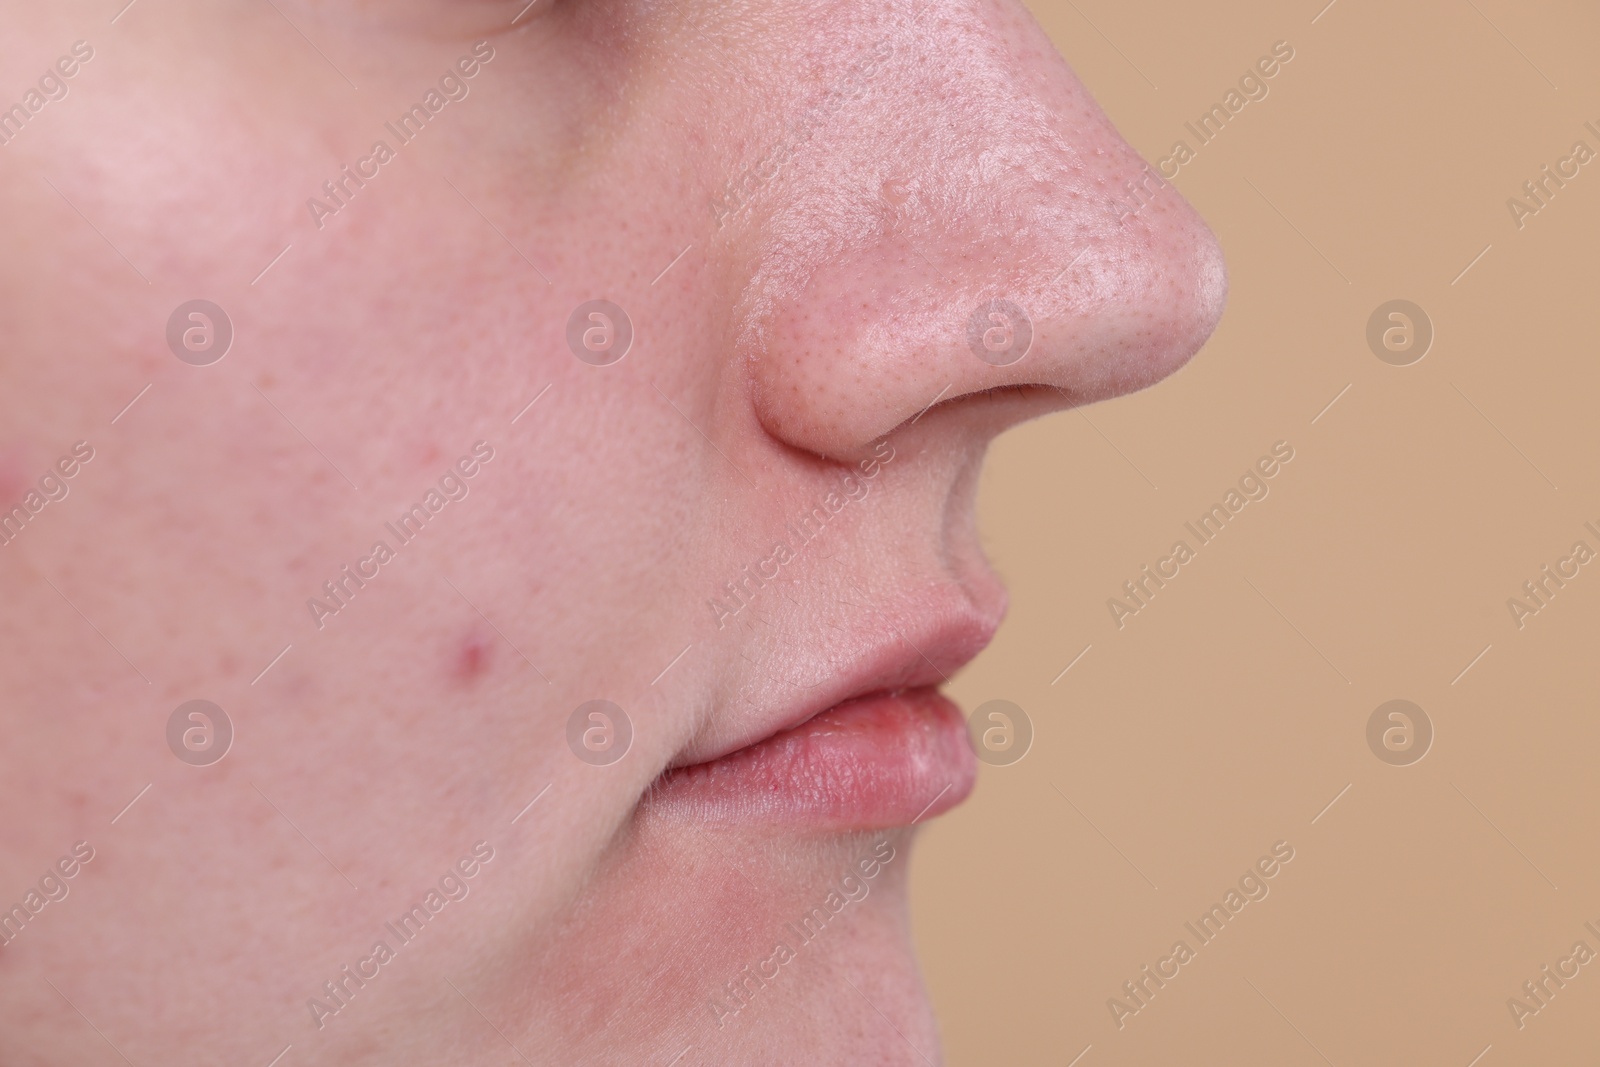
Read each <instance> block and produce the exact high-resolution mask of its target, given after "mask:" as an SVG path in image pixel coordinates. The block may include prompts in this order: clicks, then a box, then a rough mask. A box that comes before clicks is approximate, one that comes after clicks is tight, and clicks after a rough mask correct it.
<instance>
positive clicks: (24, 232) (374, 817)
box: [0, 0, 1226, 1067]
mask: <svg viewBox="0 0 1600 1067" xmlns="http://www.w3.org/2000/svg"><path fill="white" fill-rule="evenodd" d="M124 2H125V0H93V2H90V0H74V2H67V3H60V4H50V5H42V4H33V3H23V2H21V0H14V2H7V3H5V5H4V7H5V12H4V20H5V23H6V25H7V27H8V28H7V30H6V33H5V35H4V39H3V41H0V72H3V75H4V77H3V80H0V97H3V99H0V107H4V106H9V105H10V104H11V103H12V102H13V101H15V102H17V103H18V104H19V106H20V108H21V111H20V112H18V111H16V110H15V109H13V111H12V112H8V113H7V115H6V116H5V117H4V119H3V121H0V139H3V140H4V142H5V143H4V144H3V145H0V197H3V200H4V205H3V217H4V219H5V223H4V227H5V231H6V242H7V247H8V252H7V254H6V255H5V256H4V257H3V260H0V272H3V274H4V277H3V284H0V302H3V308H0V315H3V317H4V322H5V324H6V345H5V347H4V348H3V350H0V376H3V382H4V389H3V393H0V412H3V417H0V509H6V515H5V516H3V518H4V519H6V520H7V521H8V522H9V525H6V524H4V523H0V527H3V529H4V533H3V534H0V537H3V539H4V542H5V543H4V544H3V545H0V583H3V584H0V588H3V590H4V602H5V604H6V611H5V612H4V613H3V614H0V685H3V688H4V692H5V698H4V700H3V701H0V731H3V735H4V737H5V744H4V747H3V749H0V753H3V754H0V810H4V811H5V812H6V818H5V819H3V820H0V908H7V909H12V910H11V911H9V912H7V913H5V914H3V915H0V939H3V940H4V941H5V943H4V945H3V947H0V1047H3V1048H5V1049H6V1050H7V1055H6V1059H7V1062H8V1063H19V1064H64V1063H73V1064H91V1063H113V1062H118V1060H117V1055H118V1054H119V1053H120V1054H121V1056H123V1057H125V1058H126V1059H128V1060H130V1061H131V1062H134V1063H170V1064H186V1063H193V1064H200V1063H212V1062H222V1061H227V1062H235V1063H259V1064H266V1063H267V1062H268V1061H269V1060H271V1059H272V1057H274V1056H276V1055H279V1053H280V1052H282V1051H283V1050H284V1049H285V1047H286V1046H288V1051H287V1052H286V1053H285V1055H284V1058H283V1059H282V1060H281V1061H280V1062H281V1063H282V1064H283V1065H284V1067H299V1065H302V1064H329V1065H350V1064H364V1063H373V1064H379V1063H381V1064H395V1063H411V1062H416V1063H436V1062H451V1063H473V1064H477V1063H482V1064H516V1063H536V1064H547V1063H548V1064H573V1063H628V1064H661V1065H663V1067H664V1065H666V1064H672V1063H677V1064H682V1065H683V1067H688V1065H691V1064H722V1063H761V1064H779V1063H784V1064H788V1063H796V1064H799V1063H804V1064H819V1063H895V1064H902V1063H903V1064H914V1063H932V1062H937V1061H938V1060H939V1052H938V1039H937V1034H936V1026H935V1022H934V1019H933V1017H932V1015H931V1013H930V1010H929V1006H928V1003H927V999H926V996H925V994H924V991H923V988H922V985H921V982H920V979H919V976H918V972H917V966H916V963H915V960H914V958H913V956H912V952H911V945H910V938H909V935H908V921H907V893H906V875H907V869H908V863H909V851H910V846H911V837H912V830H911V827H912V825H913V824H915V823H917V822H919V821H925V820H927V819H929V818H933V817H935V816H937V815H938V814H939V813H940V812H942V811H944V810H945V809H947V808H949V807H950V806H951V805H953V804H955V803H957V802H959V801H960V800H961V799H962V797H963V796H965V795H966V793H967V792H968V791H969V790H970V789H971V787H972V784H973V780H974V768H975V764H974V761H973V756H972V754H971V750H970V748H969V747H968V743H967V741H966V728H965V726H964V724H963V722H962V717H961V713H959V712H958V711H956V710H955V709H954V708H953V707H952V706H950V705H949V704H947V703H946V702H944V700H943V698H942V697H939V696H938V695H937V694H936V693H935V691H934V688H935V687H936V686H937V685H939V684H940V683H942V682H943V681H944V680H945V679H946V678H947V677H948V676H950V675H952V674H954V673H955V672H956V671H957V670H959V669H960V668H961V666H962V665H963V664H964V663H965V662H966V661H967V660H969V659H970V658H971V657H972V656H974V655H976V654H977V652H978V651H979V650H980V649H982V648H983V646H984V645H985V643H986V642H987V641H988V640H989V639H990V638H991V636H992V635H993V634H994V631H995V628H996V627H997V626H998V625H999V622H1000V619H1001V616H1002V614H1003V610H1004V601H1005V597H1004V593H1003V591H1002V589H1001V586H1000V584H999V582H998V581H997V579H996V577H995V575H994V574H993V573H992V572H991V571H990V570H989V568H988V567H987V565H986V563H985V561H984V558H983V554H982V551H981V549H980V545H979V537H978V533H977V530H976V528H975V523H974V516H973V504H974V496H975V492H976V487H977V484H978V472H979V466H980V463H981V460H982V457H983V453H984V449H985V446H986V445H987V443H988V441H989V440H990V438H991V437H993V436H994V435H995V434H997V433H999V432H1000V431H1001V430H1003V429H1005V428H1006V427H1008V426H1011V425H1013V424H1015V423H1017V422H1018V421H1020V420H1023V419H1026V418H1030V417H1033V416H1036V415H1040V414H1044V413H1046V412H1049V411H1052V410H1057V409H1061V408H1065V407H1068V406H1072V405H1076V404H1083V403H1087V402H1090V401H1093V400H1098V399H1102V398H1105V397H1109V396H1113V395H1116V394H1119V393H1124V392H1127V391H1129V390H1132V389H1136V388H1139V387H1142V386H1145V385H1148V384H1150V383H1152V382H1154V381H1156V380H1157V379H1159V378H1161V377H1162V376H1163V375H1165V374H1168V373H1170V372H1171V371H1173V370H1174V369H1176V368H1177V367H1178V366H1180V365H1181V364H1182V363H1183V362H1184V361H1185V360H1186V359H1188V358H1189V356H1190V355H1191V354H1193V353H1194V351H1195V350H1196V349H1197V348H1198V347H1199V346H1200V344H1201V343H1202V342H1203V341H1204V340H1205V338H1206V336H1207V334H1208V333H1209V332H1210V330H1211V329H1212V327H1213V326H1214V324H1215V323H1216V320H1217V318H1218V316H1219V314H1220V313H1221V310H1222V306H1223V300H1224V293H1225V288H1226V284H1225V278H1224V272H1223V267H1222V262H1221V258H1220V255H1219V252H1218V250H1217V246H1216V244H1215V242H1214V240H1213V238H1212V236H1211V234H1210V233H1209V232H1208V231H1207V229H1206V228H1205V226H1204V225H1203V224H1202V223H1201V222H1200V221H1199V219H1198V218H1196V216H1195V215H1194V213H1193V212H1192V211H1191V210H1190V209H1189V208H1188V207H1187V205H1185V203H1184V202H1183V201H1182V199H1181V198H1180V197H1179V196H1178V194H1177V193H1176V191H1175V190H1173V189H1172V188H1170V187H1168V186H1165V185H1164V184H1163V183H1162V182H1161V180H1160V179H1159V177H1158V176H1156V175H1155V173H1154V172H1153V171H1151V172H1146V171H1145V169H1144V165H1143V163H1142V161H1141V160H1140V159H1139V158H1138V156H1137V155H1136V154H1135V153H1134V151H1133V150H1132V149H1131V148H1130V147H1129V146H1128V145H1127V144H1126V143H1124V142H1123V141H1122V139H1121V138H1120V137H1119V136H1118V135H1117V133H1116V131H1115V130H1113V129H1112V127H1111V126H1110V124H1109V123H1108V122H1107V120H1106V118H1105V116H1104V115H1103V114H1101V112H1100V111H1099V109H1098V108H1097V107H1096V106H1095V104H1094V103H1093V101H1092V100H1091V98H1090V96H1089V94H1088V92H1087V91H1086V90H1085V89H1084V88H1083V87H1082V86H1081V85H1080V84H1079V83H1078V82H1077V80H1076V79H1075V78H1074V77H1073V75H1072V74H1071V72H1070V71H1069V70H1068V69H1067V68H1066V67H1065V66H1064V65H1063V63H1062V62H1061V60H1060V59H1059V58H1058V56H1057V55H1056V53H1055V51H1054V49H1053V48H1052V47H1051V45H1050V43H1049V42H1048V41H1047V40H1046V39H1045V37H1044V36H1043V35H1042V34H1041V33H1040V31H1039V29H1038V28H1037V27H1036V26H1035V25H1034V23H1033V22H1032V21H1031V19H1030V18H1029V16H1028V15H1027V13H1026V12H1025V11H1024V9H1023V7H1022V6H1021V4H1019V3H1016V2H1015V0H877V2H875V3H870V4H868V3H847V2H843V0H795V2H790V3H741V4H725V3H697V2H689V3H678V4H659V3H650V2H645V0H537V2H536V3H534V4H533V5H532V6H531V7H527V8H526V9H524V4H525V0H511V2H502V0H477V2H471V0H456V2H449V0H404V2H398V3H386V4H378V3H369V2H364V0H275V2H270V3H243V2H238V3H233V2H229V3H215V2H211V3H200V2H189V3H185V2H182V0H137V2H136V3H135V4H134V5H132V6H131V7H128V8H126V9H122V8H123V3H124ZM119 9H122V10H120V11H119ZM79 42H82V43H81V44H80V43H79ZM68 60H70V62H69V61H68ZM58 61H59V62H58ZM68 69H71V71H72V73H71V74H70V75H68V74H66V73H65V72H66V71H67V70H68ZM33 90H38V92H33ZM35 101H37V102H38V104H39V106H38V107H34V106H33V103H34V102H35ZM195 300H206V301H210V302H211V304H210V305H195V306H189V307H186V306H185V305H188V304H189V302H191V301H195ZM595 301H605V302H607V303H606V304H603V305H596V304H593V303H592V302H595ZM218 308H220V309H221V313H220V314H219V312H218V310H217V309H218ZM224 315H225V316H226V318H225V319H224V318H223V316H224ZM230 330H231V340H230V339H229V338H228V334H229V332H230ZM630 335H631V336H630ZM224 349H225V355H223V357H222V358H220V359H218V358H217V355H218V354H219V352H222V351H223V350H224ZM130 402H131V406H130ZM530 405H531V406H530ZM1060 461H1061V462H1071V457H1069V456H1063V457H1061V458H1060ZM69 469H70V470H71V472H72V473H71V474H70V475H69V474H68V473H67V471H68V470H69ZM17 508H20V509H21V510H20V512H19V511H17V510H16V509H17ZM854 698H866V699H860V700H857V699H854ZM195 700H203V701H209V702H211V703H212V704H213V705H215V707H216V708H220V709H221V712H222V714H223V715H225V716H226V723H224V721H223V719H222V717H221V716H219V715H218V714H217V713H216V712H215V711H214V710H212V709H210V708H207V707H204V706H200V707H199V710H198V711H197V710H196V708H195V707H190V708H182V706H183V705H185V704H186V703H187V702H189V701H195ZM591 701H608V702H610V704H608V705H595V704H590V703H589V702H591ZM180 709H181V710H180ZM230 728H231V732H232V738H231V741H229V740H227V733H228V730H229V729H230ZM780 733H781V736H779V737H777V738H776V739H774V735H776V734H780ZM224 750H225V751H226V756H225V758H222V759H220V760H216V759H215V756H216V754H217V753H218V752H220V751H224ZM690 768H692V769H690ZM147 786H148V788H146V787H147ZM130 802H132V804H131V806H129V805H130ZM80 843H81V844H80ZM75 848H76V849H77V851H76V853H75V852H74V849H75ZM85 854H88V855H89V857H90V858H87V859H84V856H85ZM69 860H70V862H69ZM68 868H71V869H72V871H73V873H72V875H71V876H70V877H69V876H67V875H66V873H65V872H66V870H67V869H68ZM44 879H48V881H47V883H46V884H44V886H43V888H41V881H42V880H44ZM57 886H60V887H62V888H60V889H57V888H56V887H57ZM36 904H37V907H36V906H35V905H36ZM13 905H15V907H13ZM18 908H20V909H21V910H20V913H19V912H18V911H17V910H16V909H18ZM380 946H381V948H380ZM114 1050H115V1051H114ZM675 1057H677V1058H676V1059H675Z"/></svg>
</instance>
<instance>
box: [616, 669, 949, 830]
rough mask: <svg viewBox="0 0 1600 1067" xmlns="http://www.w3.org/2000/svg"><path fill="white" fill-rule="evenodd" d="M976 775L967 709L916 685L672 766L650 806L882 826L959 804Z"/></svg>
mask: <svg viewBox="0 0 1600 1067" xmlns="http://www.w3.org/2000/svg"><path fill="white" fill-rule="evenodd" d="M976 776H977V761H976V759H975V758H974V756H973V754H972V746H971V744H970V743H969V741H968V740H967V727H966V723H965V722H964V721H963V720H962V717H961V710H960V709H959V708H957V707H956V706H955V705H954V704H953V703H951V702H950V701H949V700H947V699H946V698H945V697H943V696H942V695H940V694H939V693H938V692H937V691H936V690H934V689H931V688H923V689H908V690H903V691H901V692H897V693H880V694H876V695H873V696H867V697H861V698H859V699H856V700H849V701H846V702H845V703H843V704H839V705H836V706H834V707H832V708H829V709H828V710H827V711H825V712H823V713H822V714H820V715H818V716H816V717H815V718H813V719H810V720H808V721H806V722H804V723H801V724H800V725H799V726H796V727H795V728H794V729H792V730H786V731H784V732H783V733H781V734H777V735H775V736H773V737H769V738H768V739H767V740H765V741H762V742H759V743H758V744H754V745H751V746H749V747H747V748H741V749H739V750H738V751H736V752H730V753H729V754H728V755H726V756H722V757H721V758H719V759H714V760H711V761H710V762H708V763H701V764H697V765H695V766H693V767H681V768H677V769H675V770H671V771H668V772H667V773H666V774H665V775H663V776H662V778H661V780H660V782H658V783H657V786H656V788H655V789H653V790H652V791H651V793H650V796H649V800H648V801H647V803H646V807H647V808H649V809H650V810H651V811H652V812H653V813H655V814H657V815H668V816H679V817H684V818H692V819H695V820H697V821H700V822H710V823H735V822H737V823H749V822H758V823H766V824H772V823H784V824H791V825H796V826H799V827H803V828H806V829H811V830H820V831H835V832H837V831H848V830H881V829H888V828H891V827H896V826H908V825H910V824H912V823H916V822H921V821H922V820H923V819H929V818H932V817H933V816H935V815H938V814H940V813H941V812H944V811H947V810H949V809H950V808H953V807H955V806H956V805H957V804H959V803H961V801H962V800H964V799H966V796H967V794H968V793H970V792H972V784H973V780H974V778H976Z"/></svg>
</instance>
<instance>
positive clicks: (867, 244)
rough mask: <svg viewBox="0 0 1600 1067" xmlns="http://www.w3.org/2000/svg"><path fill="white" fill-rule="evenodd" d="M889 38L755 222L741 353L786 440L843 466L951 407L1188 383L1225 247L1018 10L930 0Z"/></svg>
mask: <svg viewBox="0 0 1600 1067" xmlns="http://www.w3.org/2000/svg"><path fill="white" fill-rule="evenodd" d="M887 40H888V41H890V42H891V46H890V48H889V50H888V51H889V54H888V56H887V58H885V59H884V60H883V61H882V63H881V68H880V70H879V72H878V73H877V74H876V75H875V77H874V79H873V82H872V84H871V85H870V86H868V87H867V88H866V89H865V91H862V92H859V93H858V94H857V95H856V96H855V97H854V99H853V100H852V101H851V104H852V105H853V106H851V107H849V108H846V109H844V110H842V112H841V114H840V115H839V119H838V121H837V123H836V124H835V129H834V130H831V131H829V133H828V136H826V137H825V138H822V139H819V144H818V146H817V150H816V151H814V152H812V153H811V154H810V155H808V156H807V157H806V158H805V159H804V160H801V161H798V162H797V163H796V165H795V167H794V173H793V175H792V177H791V179H790V180H789V181H788V182H787V183H786V184H784V185H783V186H782V188H781V189H778V190H777V191H776V195H775V196H774V197H773V203H772V204H771V205H770V208H769V210H768V211H766V212H764V213H763V215H762V217H761V219H760V220H759V223H758V225H759V238H758V239H759V240H760V241H761V242H762V252H761V254H760V255H758V256H756V257H754V262H755V263H757V264H758V266H757V267H756V270H755V272H754V275H753V276H752V278H751V284H750V285H749V286H748V287H747V289H746V290H745V302H744V304H745V306H744V309H743V310H744V312H745V317H744V326H745V328H744V330H743V332H742V334H741V337H740V343H741V349H742V351H743V353H744V354H745V355H746V356H747V358H748V359H749V360H750V362H751V364H752V366H753V367H754V375H753V377H754V383H755V391H756V397H755V399H756V404H757V409H758V415H759V416H760V418H761V419H762V421H763V423H764V425H765V426H766V427H767V428H768V430H769V432H772V433H773V434H774V435H775V436H778V437H780V438H782V439H784V440H786V441H787V442H788V443H790V444H794V445H796V446H799V447H803V448H806V449H809V450H811V451H815V452H818V453H821V454H824V455H844V454H848V453H850V452H851V451H852V450H854V449H855V448H858V447H859V446H860V445H862V444H863V443H865V442H866V441H869V440H871V439H872V438H873V437H874V436H877V435H879V434H882V433H885V432H887V431H888V430H890V429H893V428H894V427H895V426H897V425H899V424H900V423H901V422H903V421H905V420H906V419H908V418H910V417H912V416H915V415H916V414H917V413H918V412H919V411H920V410H922V409H923V408H924V407H926V406H927V405H928V404H929V403H930V402H932V401H934V400H935V399H936V398H937V399H939V400H940V402H941V403H948V402H950V401H952V400H953V399H957V398H960V397H962V396H964V395H968V394H973V393H980V392H984V391H987V390H990V389H994V388H996V387H1001V386H1008V385H1029V384H1032V385H1048V386H1054V387H1055V389H1056V390H1060V391H1061V392H1062V394H1063V395H1065V396H1066V397H1068V398H1071V399H1072V400H1075V401H1088V400H1092V399H1098V398H1101V397H1104V396H1110V395H1114V394H1116V393H1118V392H1124V391H1127V390H1129V389H1132V388H1137V387H1140V386H1142V385H1146V384H1149V383H1150V382H1151V381H1154V380H1155V379H1157V378H1159V377H1162V376H1164V375H1165V374H1167V373H1170V371H1171V370H1173V369H1175V368H1176V367H1177V366H1179V365H1181V363H1182V362H1183V361H1184V360H1186V359H1187V358H1188V357H1189V356H1190V355H1191V354H1192V353H1193V352H1194V351H1195V350H1196V349H1197V348H1198V347H1199V345H1200V343H1202V342H1203V340H1204V338H1205V336H1206V335H1208V334H1209V333H1210V330H1211V328H1212V327H1213V326H1214V324H1215V321H1216V318H1217V317H1218V315H1219V314H1220V311H1221V302H1222V294H1223V292H1224V291H1225V281H1224V275H1223V271H1222V266H1221V258H1220V254H1219V252H1218V251H1217V248H1216V245H1215V242H1214V240H1213V239H1212V237H1211V235H1210V232H1209V231H1208V230H1206V228H1205V226H1204V224H1203V223H1201V222H1200V221H1199V220H1198V218H1197V217H1196V216H1195V215H1194V213H1193V211H1192V210H1191V209H1190V208H1189V207H1188V205H1187V204H1186V203H1185V202H1184V201H1183V200H1182V198H1181V197H1180V196H1179V195H1178V193H1177V191H1176V189H1174V188H1172V187H1171V185H1170V184H1168V183H1166V182H1165V181H1164V180H1163V179H1162V178H1161V177H1160V175H1159V173H1158V172H1156V171H1155V170H1153V169H1151V168H1148V167H1147V166H1146V164H1145V163H1144V161H1143V160H1141V159H1140V158H1139V157H1138V155H1137V153H1135V152H1134V151H1133V149H1132V148H1131V147H1129V146H1128V145H1127V144H1126V142H1124V141H1123V140H1122V138H1121V137H1120V136H1118V135H1117V133H1116V131H1115V130H1114V129H1113V128H1112V127H1111V126H1110V124H1109V122H1108V121H1107V120H1106V119H1105V117H1104V116H1103V114H1102V113H1101V112H1100V110H1099V109H1098V108H1097V107H1096V106H1095V105H1094V103H1093V101H1092V100H1091V99H1090V98H1089V96H1088V94H1087V93H1086V92H1085V91H1084V89H1083V87H1082V86H1081V85H1080V84H1079V83H1078V82H1077V80H1076V78H1075V77H1074V76H1073V75H1072V74H1071V72H1070V71H1069V70H1068V69H1067V68H1066V66H1065V64H1063V63H1062V62H1061V61H1060V60H1059V58H1058V57H1057V56H1056V55H1055V52H1054V50H1053V48H1052V47H1051V45H1050V44H1049V42H1048V41H1047V40H1046V39H1045V38H1044V37H1043V35H1042V33H1040V32H1039V31H1038V29H1037V27H1036V26H1034V25H1033V24H1032V22H1031V19H1028V18H1027V16H1026V15H1025V13H1022V12H1021V10H1020V5H1018V6H1016V7H1015V8H1013V7H1012V6H1011V5H1010V4H1009V3H1007V4H1001V3H999V2H996V0H959V2H948V3H946V2H940V0H934V2H932V3H931V4H929V5H928V10H926V11H925V13H924V14H923V16H922V17H921V20H920V24H919V25H918V26H916V27H914V28H912V29H911V30H910V31H909V32H904V33H902V34H900V35H899V36H891V37H889V38H887ZM867 47H876V48H878V49H880V50H882V49H883V48H884V45H883V42H882V41H881V40H880V41H878V42H876V43H874V44H869V45H868V46H867Z"/></svg>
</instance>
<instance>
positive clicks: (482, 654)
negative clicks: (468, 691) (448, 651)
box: [454, 634, 494, 685]
mask: <svg viewBox="0 0 1600 1067" xmlns="http://www.w3.org/2000/svg"><path fill="white" fill-rule="evenodd" d="M493 655H494V646H493V645H492V644H491V643H490V642H489V641H488V640H487V639H486V638H485V637H483V636H482V635H481V634H474V635H473V636H471V637H469V638H467V639H466V640H465V641H463V642H462V643H461V648H460V650H459V651H458V652H457V653H456V662H455V670H454V678H455V680H456V682H457V683H459V684H461V685H471V684H472V683H473V682H475V681H477V680H478V679H479V678H481V677H482V676H483V675H484V674H486V673H488V670H489V661H490V659H491V658H492V657H493Z"/></svg>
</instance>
